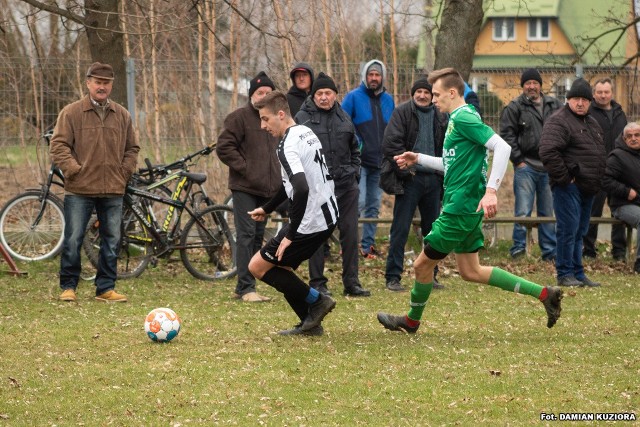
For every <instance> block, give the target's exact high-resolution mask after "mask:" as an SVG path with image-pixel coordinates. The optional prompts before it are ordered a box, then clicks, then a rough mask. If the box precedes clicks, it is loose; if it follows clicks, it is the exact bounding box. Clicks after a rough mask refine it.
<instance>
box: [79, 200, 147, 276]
mask: <svg viewBox="0 0 640 427" xmlns="http://www.w3.org/2000/svg"><path fill="white" fill-rule="evenodd" d="M121 227H122V228H121V230H120V247H119V251H118V279H121V280H122V279H131V278H134V277H138V276H140V275H141V274H142V272H143V271H144V270H145V269H146V268H147V265H148V264H149V261H150V260H151V254H152V253H153V251H152V248H151V245H152V241H153V239H152V238H151V236H150V235H149V233H148V232H147V230H146V229H145V228H144V227H143V226H142V224H140V222H139V221H138V218H136V216H135V215H134V214H133V212H132V211H131V210H130V209H129V208H128V207H127V206H125V207H124V208H123V212H122V224H121ZM100 243H101V239H100V229H99V223H98V218H97V217H96V216H95V215H94V216H92V217H91V219H90V220H89V224H88V225H87V230H86V232H85V234H84V240H83V241H82V248H83V249H84V252H85V254H86V255H87V258H88V259H89V261H90V262H91V264H92V265H93V266H94V267H97V266H98V256H99V253H100Z"/></svg>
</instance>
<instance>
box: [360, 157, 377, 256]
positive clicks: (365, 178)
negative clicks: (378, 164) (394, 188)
mask: <svg viewBox="0 0 640 427" xmlns="http://www.w3.org/2000/svg"><path fill="white" fill-rule="evenodd" d="M359 187H360V197H359V199H358V211H360V218H378V214H379V213H380V203H382V188H380V169H373V168H367V167H364V166H362V167H361V168H360V184H359ZM377 226H378V225H377V224H376V223H375V222H367V223H364V224H362V239H361V240H360V247H361V248H362V250H363V251H364V252H369V250H370V248H371V246H374V245H375V242H376V228H377Z"/></svg>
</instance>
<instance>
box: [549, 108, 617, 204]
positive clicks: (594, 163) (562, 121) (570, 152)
mask: <svg viewBox="0 0 640 427" xmlns="http://www.w3.org/2000/svg"><path fill="white" fill-rule="evenodd" d="M539 153H540V159H541V160H542V163H543V164H544V167H545V169H546V170H547V172H548V174H549V181H550V184H551V186H552V187H554V186H556V185H560V186H567V185H569V184H570V183H571V181H572V180H575V184H576V185H577V186H578V188H579V189H580V192H581V193H583V194H585V195H595V194H597V193H598V191H600V188H601V186H602V177H603V175H604V171H605V166H606V163H605V152H604V141H603V140H602V128H600V125H599V124H598V122H597V121H596V119H594V118H593V117H591V116H590V115H589V114H587V115H586V116H579V115H577V114H575V113H573V112H572V111H571V109H570V108H569V105H565V106H564V107H563V108H561V109H560V110H558V111H557V112H555V113H554V114H553V115H552V116H551V117H549V118H548V119H547V121H546V122H545V124H544V127H543V128H542V137H541V138H540V149H539Z"/></svg>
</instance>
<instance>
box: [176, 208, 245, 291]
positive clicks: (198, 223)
mask: <svg viewBox="0 0 640 427" xmlns="http://www.w3.org/2000/svg"><path fill="white" fill-rule="evenodd" d="M235 255H236V230H235V223H234V221H233V209H231V208H230V207H228V206H225V205H215V206H210V207H208V208H205V209H204V210H202V211H200V212H199V213H197V214H196V216H195V217H193V218H191V219H190V220H189V222H188V223H187V225H186V226H185V227H184V230H183V232H182V237H181V238H180V258H182V263H183V264H184V267H185V268H186V269H187V271H188V272H189V273H191V274H192V275H193V276H194V277H196V278H198V279H201V280H218V279H224V278H227V277H231V276H234V275H235V274H236V273H237V268H236V262H235Z"/></svg>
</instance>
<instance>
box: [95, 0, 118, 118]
mask: <svg viewBox="0 0 640 427" xmlns="http://www.w3.org/2000/svg"><path fill="white" fill-rule="evenodd" d="M119 12H120V8H119V0H85V13H86V15H85V20H84V24H85V25H86V31H87V39H88V41H89V50H90V51H91V60H92V61H93V62H96V61H98V62H103V63H107V64H110V65H111V66H112V67H113V73H114V74H115V76H116V80H115V82H114V85H113V91H112V92H111V99H113V100H114V101H116V102H117V103H119V104H122V105H123V106H124V107H126V106H127V80H126V75H127V72H126V67H125V53H124V41H123V38H122V33H121V31H122V30H121V28H120V21H119Z"/></svg>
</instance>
